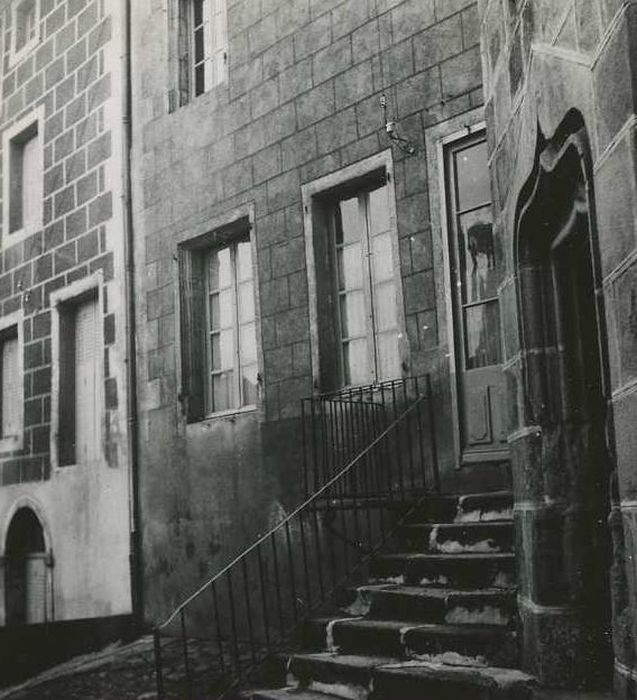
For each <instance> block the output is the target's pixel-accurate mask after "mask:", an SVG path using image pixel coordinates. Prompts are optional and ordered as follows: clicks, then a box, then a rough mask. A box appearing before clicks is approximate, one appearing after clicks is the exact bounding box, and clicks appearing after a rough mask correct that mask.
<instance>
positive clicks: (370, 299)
mask: <svg viewBox="0 0 637 700" xmlns="http://www.w3.org/2000/svg"><path fill="white" fill-rule="evenodd" d="M388 197H389V188H388V186H387V184H383V185H382V186H380V187H376V188H374V189H369V190H366V191H363V192H358V193H353V194H347V195H346V196H344V197H342V198H339V199H337V200H336V201H335V202H334V204H333V205H332V207H331V208H330V221H331V233H332V256H333V258H332V259H333V271H334V272H333V278H334V285H335V294H336V297H337V298H338V304H337V308H336V316H337V327H338V336H339V345H340V352H339V355H340V363H339V364H340V379H341V384H342V385H344V386H352V385H359V384H366V383H369V382H373V381H381V380H384V379H394V378H397V377H400V376H401V366H400V351H399V333H400V331H399V319H398V299H397V284H396V277H395V261H394V251H393V245H392V228H391V225H390V216H389V200H388Z"/></svg>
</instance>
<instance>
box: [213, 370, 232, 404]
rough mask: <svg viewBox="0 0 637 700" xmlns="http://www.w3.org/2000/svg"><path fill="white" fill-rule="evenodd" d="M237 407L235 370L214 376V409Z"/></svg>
mask: <svg viewBox="0 0 637 700" xmlns="http://www.w3.org/2000/svg"><path fill="white" fill-rule="evenodd" d="M229 408H235V399H234V372H224V373H223V374H217V375H215V376H214V377H213V378H212V410H213V411H226V410H228V409H229Z"/></svg>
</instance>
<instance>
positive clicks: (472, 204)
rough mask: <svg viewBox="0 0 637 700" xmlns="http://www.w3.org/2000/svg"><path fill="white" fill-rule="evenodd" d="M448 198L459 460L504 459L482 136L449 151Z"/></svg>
mask: <svg viewBox="0 0 637 700" xmlns="http://www.w3.org/2000/svg"><path fill="white" fill-rule="evenodd" d="M446 192H447V217H448V232H449V255H448V259H449V267H450V275H449V279H450V281H451V290H450V296H451V304H452V309H453V328H454V348H455V366H454V368H453V369H454V370H455V382H454V389H455V396H456V403H457V413H458V430H457V433H458V440H457V441H458V443H459V444H458V448H459V452H460V455H459V457H460V462H461V463H462V462H481V461H494V460H500V459H505V458H506V457H507V456H508V450H507V444H506V431H505V418H504V411H503V402H504V376H503V373H502V348H501V339H500V303H499V300H498V287H499V286H500V284H501V283H502V280H503V273H504V259H503V250H502V246H501V245H500V242H499V241H498V239H497V237H496V235H495V231H494V229H493V214H492V207H491V188H490V181H489V168H488V164H487V144H486V140H485V137H484V135H483V134H478V135H475V136H471V137H469V138H464V139H462V140H459V141H456V142H453V143H452V144H450V145H449V146H448V148H447V150H446Z"/></svg>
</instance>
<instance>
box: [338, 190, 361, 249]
mask: <svg viewBox="0 0 637 700" xmlns="http://www.w3.org/2000/svg"><path fill="white" fill-rule="evenodd" d="M334 219H335V226H336V243H337V244H339V243H357V242H358V241H360V239H361V220H360V215H359V209H358V198H357V197H354V198H352V199H344V200H343V201H342V202H339V203H338V205H337V207H336V209H335V216H334Z"/></svg>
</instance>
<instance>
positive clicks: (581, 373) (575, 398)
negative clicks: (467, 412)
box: [516, 114, 613, 687]
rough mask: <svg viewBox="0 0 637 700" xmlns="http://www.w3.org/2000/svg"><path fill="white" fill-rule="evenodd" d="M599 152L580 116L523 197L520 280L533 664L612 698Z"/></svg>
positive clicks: (559, 137)
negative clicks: (595, 156) (596, 185)
mask: <svg viewBox="0 0 637 700" xmlns="http://www.w3.org/2000/svg"><path fill="white" fill-rule="evenodd" d="M589 173H590V166H589V161H588V141H587V137H586V130H585V128H584V125H583V122H582V120H581V117H580V116H579V115H577V114H571V115H569V116H568V117H567V119H566V120H565V121H564V122H563V124H562V126H561V127H560V129H558V132H557V134H556V135H555V136H554V138H553V139H552V140H551V141H550V142H546V141H543V140H540V142H539V143H538V155H537V159H536V170H535V172H534V174H533V176H532V178H531V179H530V180H529V182H528V183H527V187H526V189H525V191H523V195H522V197H521V203H522V205H521V206H520V208H519V210H518V220H517V227H516V233H517V239H516V274H517V279H518V315H519V329H520V338H521V347H522V357H523V362H522V366H523V373H522V374H523V376H522V382H523V391H524V411H525V414H526V415H525V423H526V425H527V426H529V429H531V430H533V431H535V435H536V436H537V442H536V446H535V453H534V454H533V455H531V454H530V453H529V454H527V455H525V456H524V457H523V458H522V464H521V465H519V469H520V471H521V472H522V473H523V475H524V478H525V479H527V480H528V483H532V490H531V493H532V496H531V497H530V498H529V503H528V504H527V510H526V512H525V516H524V518H522V522H521V529H522V531H523V532H522V535H521V537H522V540H523V542H524V549H525V550H528V551H525V552H524V556H525V559H526V563H525V564H524V565H523V567H522V568H524V569H525V571H524V576H523V579H524V582H523V587H524V590H523V593H522V594H523V596H525V599H526V600H527V601H528V605H527V607H526V610H525V613H524V615H525V616H526V617H525V619H524V625H525V630H524V645H525V655H526V656H527V658H530V659H532V661H531V663H530V666H531V668H532V670H534V671H535V672H537V673H538V674H539V675H540V676H541V677H542V680H543V681H544V682H547V683H549V684H552V685H561V686H567V687H568V686H570V687H593V686H604V685H607V684H609V683H610V678H611V673H612V662H611V660H612V650H611V644H610V640H611V635H610V629H611V604H610V601H611V597H610V590H609V585H610V583H609V571H610V568H611V562H612V553H611V549H612V548H611V540H610V533H609V531H608V516H609V512H610V500H611V494H610V483H611V477H612V473H613V466H612V465H613V459H612V449H611V446H610V444H609V440H608V435H607V432H606V426H607V410H608V396H607V394H608V364H607V352H608V350H607V348H608V345H607V336H606V330H605V314H604V309H603V297H602V295H601V293H600V291H601V281H600V280H601V276H600V274H599V269H598V263H597V261H598V251H597V242H596V235H595V226H594V221H595V218H594V207H593V201H594V200H593V197H592V184H591V183H592V180H591V178H590V176H589Z"/></svg>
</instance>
